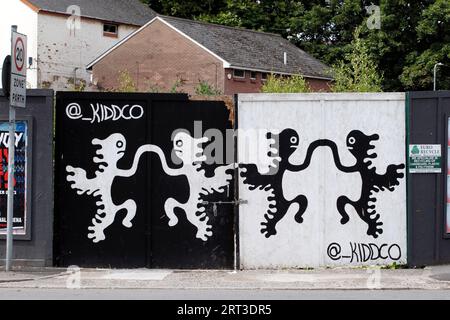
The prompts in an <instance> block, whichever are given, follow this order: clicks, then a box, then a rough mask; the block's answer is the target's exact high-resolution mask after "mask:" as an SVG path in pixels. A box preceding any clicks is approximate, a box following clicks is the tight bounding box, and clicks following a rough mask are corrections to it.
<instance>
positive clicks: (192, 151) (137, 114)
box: [54, 92, 234, 268]
mask: <svg viewBox="0 0 450 320" xmlns="http://www.w3.org/2000/svg"><path fill="white" fill-rule="evenodd" d="M209 129H214V130H209ZM227 129H231V122H230V121H229V111H228V110H227V108H226V106H225V104H224V103H223V102H215V101H207V102H205V101H190V100H189V99H188V97H187V95H183V94H120V93H67V92H65V93H63V92H59V93H57V103H56V148H55V150H56V156H55V158H56V179H55V181H56V182H55V183H56V186H55V190H56V191H55V197H56V198H55V242H54V243H55V257H56V261H55V262H56V264H57V265H59V266H69V265H78V266H83V267H115V268H120V267H126V268H130V267H151V268H231V267H232V266H233V262H234V232H233V228H234V213H233V209H234V206H233V203H232V200H233V198H234V196H233V193H234V190H233V185H234V184H233V180H234V179H233V175H234V170H233V168H232V165H227V164H226V163H222V162H220V161H219V162H217V161H216V162H214V163H212V161H209V160H211V157H207V158H201V157H200V156H201V155H200V153H199V152H200V151H205V152H204V154H207V152H206V151H207V150H208V148H209V147H210V148H209V149H214V148H211V145H212V144H213V143H214V142H215V143H217V142H220V141H218V140H220V138H217V133H220V135H222V137H226V130H227ZM208 130H209V131H210V132H213V133H214V132H215V133H216V135H214V134H213V135H212V137H213V138H211V139H209V141H206V140H207V139H204V138H203V137H204V136H208ZM216 146H219V147H217V148H215V149H214V151H212V152H211V153H210V154H212V155H215V154H216V153H217V154H220V153H221V152H224V153H225V155H226V151H227V148H226V143H223V144H222V145H220V144H216ZM220 148H222V149H220ZM228 150H229V149H228ZM224 158H226V157H224ZM228 158H230V157H228ZM216 160H217V159H216ZM231 162H232V161H231ZM218 202H226V203H225V204H217V203H218ZM228 202H229V203H228Z"/></svg>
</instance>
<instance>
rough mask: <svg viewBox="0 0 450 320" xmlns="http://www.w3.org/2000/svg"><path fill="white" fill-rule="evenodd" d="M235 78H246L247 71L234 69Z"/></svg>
mask: <svg viewBox="0 0 450 320" xmlns="http://www.w3.org/2000/svg"><path fill="white" fill-rule="evenodd" d="M233 77H234V78H239V79H243V78H245V71H244V70H237V69H234V70H233Z"/></svg>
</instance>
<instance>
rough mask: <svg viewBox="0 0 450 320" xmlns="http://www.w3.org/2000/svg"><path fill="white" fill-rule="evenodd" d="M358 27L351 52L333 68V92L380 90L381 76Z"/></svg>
mask: <svg viewBox="0 0 450 320" xmlns="http://www.w3.org/2000/svg"><path fill="white" fill-rule="evenodd" d="M360 32H361V31H360V28H357V29H356V31H355V32H354V40H353V41H352V48H353V49H352V52H351V53H349V54H348V55H346V59H345V61H341V62H340V64H338V65H337V66H336V67H335V68H334V79H335V82H334V83H333V87H332V89H333V91H334V92H381V91H383V90H382V86H381V83H382V80H383V77H382V76H380V74H379V73H378V71H377V65H376V62H375V61H374V60H373V59H372V58H371V57H370V55H369V49H368V47H367V44H366V43H365V42H364V41H363V40H362V39H361V38H360Z"/></svg>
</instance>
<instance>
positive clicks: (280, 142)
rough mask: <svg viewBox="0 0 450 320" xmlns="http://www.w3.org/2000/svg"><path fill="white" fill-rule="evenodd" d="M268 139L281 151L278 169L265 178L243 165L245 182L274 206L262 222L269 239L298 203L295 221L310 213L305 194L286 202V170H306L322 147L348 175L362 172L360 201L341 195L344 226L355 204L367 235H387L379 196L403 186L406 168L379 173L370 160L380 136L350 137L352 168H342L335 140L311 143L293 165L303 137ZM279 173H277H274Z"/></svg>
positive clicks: (289, 133)
mask: <svg viewBox="0 0 450 320" xmlns="http://www.w3.org/2000/svg"><path fill="white" fill-rule="evenodd" d="M268 138H273V139H275V141H276V144H275V145H271V148H275V149H278V153H277V157H276V158H277V159H278V160H276V161H277V162H278V165H277V168H275V169H272V170H271V171H270V172H269V173H268V174H265V175H261V174H259V173H258V168H257V166H256V165H255V164H240V168H242V171H241V176H242V177H243V178H244V179H243V183H244V184H246V185H249V189H250V190H255V189H256V188H260V189H264V190H266V191H269V196H268V199H267V200H268V202H269V203H270V205H269V208H268V210H267V213H266V214H265V215H264V217H265V221H264V222H262V223H261V225H262V229H261V233H262V234H264V235H265V237H267V238H269V237H271V236H273V235H276V234H277V230H276V226H277V223H278V222H279V221H280V220H281V219H283V217H284V216H285V214H286V212H287V210H288V209H289V207H290V206H291V205H292V204H294V203H297V204H298V205H299V209H298V212H296V214H295V221H296V222H297V223H303V217H302V216H303V214H304V213H305V211H306V210H307V206H308V199H307V198H306V197H305V196H304V195H298V196H297V197H296V198H295V199H294V200H291V201H288V200H286V198H285V196H284V193H283V190H282V185H283V176H284V174H285V173H286V171H291V172H298V171H302V170H305V169H306V168H308V166H309V165H310V163H311V158H312V155H313V153H314V151H315V150H316V149H317V148H318V147H322V146H325V147H329V148H330V149H331V151H332V154H333V158H334V162H335V164H336V167H337V168H338V169H339V170H340V171H342V172H346V173H352V172H358V173H359V174H360V176H361V179H362V189H361V195H360V198H359V199H358V200H356V201H352V200H350V199H349V198H347V197H346V196H341V197H339V198H338V200H337V212H338V213H339V214H340V216H341V219H340V222H341V224H346V223H347V222H348V221H349V220H350V216H349V214H348V213H347V211H346V205H347V204H348V205H351V206H352V207H353V208H354V209H355V211H356V212H357V213H358V215H359V218H360V219H361V220H363V221H364V222H365V223H366V224H367V226H368V229H367V234H368V235H369V236H372V237H373V238H378V236H379V235H380V234H382V233H383V229H382V225H383V223H382V222H381V221H380V217H381V216H380V214H379V213H377V211H376V201H377V199H376V194H377V193H378V192H380V191H385V190H388V191H391V192H392V191H394V190H395V187H396V186H398V185H399V184H400V182H399V180H400V179H401V178H403V177H404V174H403V173H402V172H400V170H402V169H404V168H405V165H404V164H398V165H395V164H391V165H389V166H388V167H387V171H386V173H385V174H383V175H380V174H378V173H377V172H376V171H377V169H376V167H371V165H372V162H371V161H370V159H374V158H376V157H377V154H376V153H375V152H373V153H369V151H370V150H372V149H374V148H375V147H374V146H373V145H372V144H371V142H372V141H375V140H378V139H379V136H378V135H377V134H374V135H371V136H367V135H365V134H364V133H362V132H361V131H358V130H354V131H352V132H350V133H349V134H348V136H347V140H346V141H347V148H348V150H349V152H350V153H351V154H352V155H353V156H354V157H355V158H356V164H355V165H353V166H350V167H346V166H344V165H342V163H341V159H340V157H339V152H338V148H337V146H336V143H334V142H333V141H331V140H325V139H323V140H317V141H314V142H313V143H311V144H310V146H309V147H308V150H307V154H306V158H305V160H304V162H303V164H302V165H293V164H291V163H289V157H290V156H291V155H292V154H293V153H294V151H295V150H296V149H297V148H298V146H299V135H298V133H297V132H296V131H295V130H293V129H290V128H289V129H285V130H283V131H282V132H281V133H280V134H277V135H276V134H268ZM274 172H275V173H274Z"/></svg>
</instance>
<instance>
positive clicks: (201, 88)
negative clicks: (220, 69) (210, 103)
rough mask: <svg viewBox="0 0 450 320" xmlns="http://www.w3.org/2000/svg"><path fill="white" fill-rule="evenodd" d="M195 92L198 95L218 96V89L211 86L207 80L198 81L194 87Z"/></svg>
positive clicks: (219, 93)
mask: <svg viewBox="0 0 450 320" xmlns="http://www.w3.org/2000/svg"><path fill="white" fill-rule="evenodd" d="M195 94H197V95H199V96H220V95H221V94H222V93H221V92H220V90H218V89H216V88H213V87H212V86H211V85H210V84H209V83H208V82H207V81H199V83H198V85H197V87H195Z"/></svg>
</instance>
